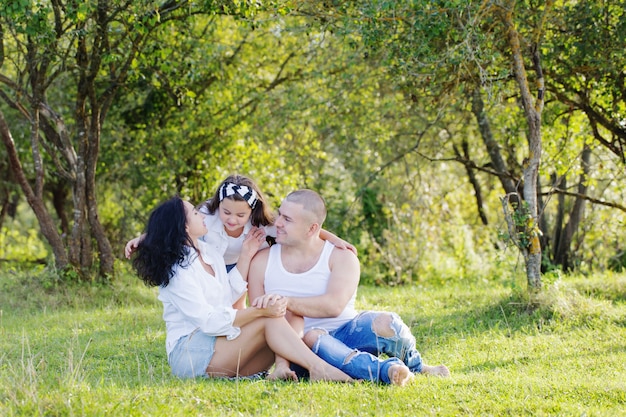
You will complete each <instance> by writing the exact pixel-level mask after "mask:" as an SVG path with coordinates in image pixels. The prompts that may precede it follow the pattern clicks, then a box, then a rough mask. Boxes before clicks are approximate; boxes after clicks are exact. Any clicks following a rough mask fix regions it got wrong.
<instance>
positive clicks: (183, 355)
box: [168, 329, 217, 378]
mask: <svg viewBox="0 0 626 417" xmlns="http://www.w3.org/2000/svg"><path fill="white" fill-rule="evenodd" d="M216 340H217V337H216V336H209V335H207V334H205V333H203V332H201V331H200V330H199V329H197V330H195V331H194V332H193V333H191V334H188V335H187V336H183V337H181V338H180V339H178V341H177V342H176V345H174V349H172V351H171V352H170V354H169V357H168V362H169V363H170V367H171V368H172V373H173V374H174V375H176V376H177V377H179V378H196V377H199V376H201V377H205V378H206V377H207V373H206V368H207V367H208V366H209V362H211V359H212V358H213V353H215V341H216Z"/></svg>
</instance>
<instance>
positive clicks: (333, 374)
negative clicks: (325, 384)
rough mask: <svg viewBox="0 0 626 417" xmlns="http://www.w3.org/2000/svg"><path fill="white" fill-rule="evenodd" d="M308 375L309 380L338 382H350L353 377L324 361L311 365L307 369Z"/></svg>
mask: <svg viewBox="0 0 626 417" xmlns="http://www.w3.org/2000/svg"><path fill="white" fill-rule="evenodd" d="M309 376H310V378H309V379H310V380H311V381H339V382H352V381H353V379H352V378H350V376H348V374H346V373H344V372H343V371H340V370H339V369H337V368H335V367H334V366H332V365H329V364H327V363H326V362H324V364H323V365H320V366H316V367H312V368H311V369H309Z"/></svg>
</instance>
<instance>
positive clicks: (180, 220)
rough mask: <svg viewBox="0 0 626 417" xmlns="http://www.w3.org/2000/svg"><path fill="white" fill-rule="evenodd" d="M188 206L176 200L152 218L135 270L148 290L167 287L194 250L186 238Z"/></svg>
mask: <svg viewBox="0 0 626 417" xmlns="http://www.w3.org/2000/svg"><path fill="white" fill-rule="evenodd" d="M186 224H187V218H186V216H185V206H184V205H183V200H181V198H180V197H178V196H176V197H173V198H171V199H169V200H167V201H166V202H164V203H162V204H161V205H160V206H158V207H157V208H156V209H154V211H153V212H152V213H151V214H150V218H149V219H148V226H147V228H146V236H145V237H144V238H143V240H142V241H141V242H140V243H139V245H138V246H137V250H136V251H135V252H136V255H135V258H134V259H133V267H134V268H135V270H136V271H137V275H139V278H141V279H142V280H143V281H144V283H145V284H146V285H148V286H152V287H155V286H162V287H166V286H167V284H169V283H170V279H171V278H172V275H173V274H174V266H175V265H182V263H183V261H184V260H185V257H186V256H187V254H188V252H189V247H193V246H194V245H193V242H192V241H191V238H190V237H189V235H188V234H187V229H186V227H185V226H186Z"/></svg>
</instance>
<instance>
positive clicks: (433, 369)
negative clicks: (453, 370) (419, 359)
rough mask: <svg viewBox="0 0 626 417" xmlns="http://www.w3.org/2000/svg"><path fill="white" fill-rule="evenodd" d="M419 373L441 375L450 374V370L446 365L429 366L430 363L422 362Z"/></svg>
mask: <svg viewBox="0 0 626 417" xmlns="http://www.w3.org/2000/svg"><path fill="white" fill-rule="evenodd" d="M420 373H422V374H427V375H435V376H441V377H448V376H450V370H449V369H448V367H447V366H446V365H438V366H430V365H425V364H423V365H422V371H421V372H420Z"/></svg>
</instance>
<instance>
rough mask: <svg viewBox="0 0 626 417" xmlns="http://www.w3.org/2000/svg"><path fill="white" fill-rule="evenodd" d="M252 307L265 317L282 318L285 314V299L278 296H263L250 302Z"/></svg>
mask: <svg viewBox="0 0 626 417" xmlns="http://www.w3.org/2000/svg"><path fill="white" fill-rule="evenodd" d="M251 306H252V307H256V308H258V309H260V310H264V311H263V315H264V316H265V317H283V316H284V315H285V313H286V312H287V297H283V296H282V295H278V294H264V295H262V296H260V297H257V298H256V299H254V301H252V304H251Z"/></svg>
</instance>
